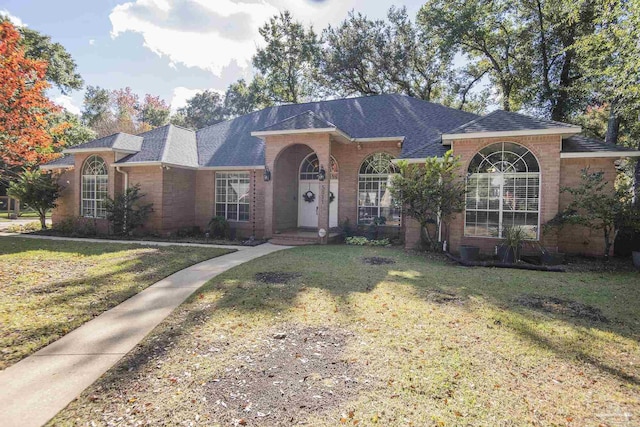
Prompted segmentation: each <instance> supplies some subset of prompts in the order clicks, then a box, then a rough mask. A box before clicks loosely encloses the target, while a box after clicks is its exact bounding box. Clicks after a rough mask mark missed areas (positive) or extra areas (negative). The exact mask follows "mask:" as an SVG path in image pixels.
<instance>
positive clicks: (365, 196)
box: [358, 153, 401, 225]
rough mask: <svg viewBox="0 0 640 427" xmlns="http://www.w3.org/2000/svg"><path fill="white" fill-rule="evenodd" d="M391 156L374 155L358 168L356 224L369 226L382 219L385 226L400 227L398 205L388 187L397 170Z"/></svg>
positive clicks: (383, 154)
mask: <svg viewBox="0 0 640 427" xmlns="http://www.w3.org/2000/svg"><path fill="white" fill-rule="evenodd" d="M392 159H393V157H392V156H390V155H389V154H386V153H374V154H372V155H370V156H369V157H367V158H366V159H365V160H364V162H362V165H361V166H360V173H359V174H358V224H371V223H372V222H373V220H374V219H375V218H378V217H384V221H385V224H386V225H400V215H401V210H400V203H399V202H396V201H395V200H394V199H393V197H392V196H391V192H390V191H389V187H390V186H391V179H392V178H393V175H394V174H397V173H398V172H399V171H398V168H397V167H396V166H395V165H394V164H393V163H391V160H392Z"/></svg>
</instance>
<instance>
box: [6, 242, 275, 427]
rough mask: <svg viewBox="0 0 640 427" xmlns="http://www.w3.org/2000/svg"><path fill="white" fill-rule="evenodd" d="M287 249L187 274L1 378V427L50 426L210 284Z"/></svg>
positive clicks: (253, 251)
mask: <svg viewBox="0 0 640 427" xmlns="http://www.w3.org/2000/svg"><path fill="white" fill-rule="evenodd" d="M101 242H104V241H103V240H101ZM286 248H287V247H286V246H275V245H271V244H269V243H265V244H263V245H260V246H255V247H252V248H245V249H244V250H241V251H238V252H234V253H230V254H227V255H223V256H220V257H218V258H213V259H210V260H208V261H204V262H201V263H199V264H196V265H193V266H191V267H188V268H185V269H184V270H181V271H179V272H177V273H174V274H172V275H171V276H169V277H167V278H165V279H163V280H161V281H159V282H157V283H155V284H154V285H152V286H150V287H148V288H147V289H145V290H143V291H142V292H140V293H139V294H137V295H135V296H133V297H131V298H129V299H128V300H126V301H125V302H123V303H122V304H120V305H118V306H116V307H114V308H112V309H111V310H109V311H106V312H105V313H103V314H101V315H100V316H98V317H96V318H95V319H93V320H91V321H90V322H87V323H85V324H84V325H82V326H81V327H79V328H78V329H76V330H74V331H72V332H70V333H69V334H67V335H65V336H64V337H62V338H61V339H59V340H58V341H56V342H54V343H52V344H50V345H49V346H47V347H45V348H43V349H41V350H40V351H38V352H37V353H35V354H33V355H32V356H29V357H27V358H26V359H23V360H22V361H20V362H18V363H16V364H15V365H13V366H11V367H9V368H7V369H6V370H4V371H2V372H0V425H2V426H4V427H11V426H20V427H29V426H40V425H42V424H44V423H46V422H47V421H48V420H50V419H51V418H52V417H53V416H55V415H56V414H57V413H58V412H59V411H60V410H62V409H63V408H64V407H65V406H67V405H68V404H69V402H71V401H72V400H73V399H75V398H76V397H77V396H78V395H79V394H80V393H81V392H82V391H83V390H84V389H85V388H87V387H88V386H90V385H91V384H92V383H93V382H94V381H95V380H97V379H98V378H99V377H100V376H101V375H102V374H104V373H105V372H106V371H107V370H108V369H109V368H111V367H112V366H113V365H114V364H115V363H116V362H118V360H120V359H121V358H122V357H123V356H124V355H125V354H126V353H127V352H129V351H130V350H131V349H132V348H134V347H135V346H136V345H137V344H138V343H139V342H140V341H141V340H142V339H143V338H144V337H145V336H146V335H147V334H148V333H149V332H151V330H152V329H153V328H155V327H156V326H157V325H158V324H159V323H160V322H162V320H164V319H165V318H166V317H167V316H168V315H169V314H170V313H171V312H172V311H173V310H174V309H175V308H176V307H177V306H178V305H180V304H181V303H182V302H183V301H184V300H185V299H187V297H189V295H191V294H192V293H193V292H195V291H196V290H197V289H198V288H199V287H200V286H202V285H204V284H205V283H206V282H207V281H208V280H209V279H211V278H212V277H215V276H217V275H218V274H220V273H222V272H224V271H226V270H228V269H230V268H232V267H235V266H237V265H240V264H243V263H245V262H247V261H251V260H253V259H255V258H258V257H261V256H263V255H267V254H270V253H272V252H275V251H279V250H282V249H286Z"/></svg>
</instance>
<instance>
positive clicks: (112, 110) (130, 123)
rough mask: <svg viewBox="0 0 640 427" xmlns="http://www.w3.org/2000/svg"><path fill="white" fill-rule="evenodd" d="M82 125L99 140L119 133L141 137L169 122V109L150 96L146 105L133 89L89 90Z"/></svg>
mask: <svg viewBox="0 0 640 427" xmlns="http://www.w3.org/2000/svg"><path fill="white" fill-rule="evenodd" d="M82 121H83V122H84V123H85V124H86V125H87V126H89V127H90V128H91V129H92V130H93V131H95V132H96V135H97V136H98V137H103V136H106V135H111V134H113V133H116V132H126V133H130V134H134V135H135V134H138V133H141V132H145V131H148V130H150V129H153V128H155V127H158V126H162V125H165V124H167V123H168V122H169V105H168V104H167V102H166V101H164V100H163V99H161V98H160V97H158V96H153V95H150V94H146V95H145V96H144V98H143V100H142V101H140V97H139V96H138V95H137V94H136V93H134V92H133V90H132V89H131V88H130V87H126V88H123V89H115V90H112V91H109V90H108V89H104V88H101V87H98V86H88V87H87V90H86V92H85V95H84V105H83V110H82Z"/></svg>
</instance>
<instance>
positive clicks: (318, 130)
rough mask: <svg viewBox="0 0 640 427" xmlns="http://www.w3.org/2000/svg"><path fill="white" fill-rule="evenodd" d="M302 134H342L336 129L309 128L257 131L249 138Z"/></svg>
mask: <svg viewBox="0 0 640 427" xmlns="http://www.w3.org/2000/svg"><path fill="white" fill-rule="evenodd" d="M302 133H342V134H344V132H342V131H340V130H339V129H338V128H335V127H334V128H309V129H286V130H259V131H254V132H251V136H257V137H258V138H262V137H266V136H275V135H296V134H302Z"/></svg>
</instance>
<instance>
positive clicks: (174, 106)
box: [171, 86, 224, 113]
mask: <svg viewBox="0 0 640 427" xmlns="http://www.w3.org/2000/svg"><path fill="white" fill-rule="evenodd" d="M205 90H207V89H189V88H187V87H184V86H178V87H176V88H174V89H173V94H172V95H171V112H172V113H175V112H176V111H178V108H181V107H184V106H186V105H187V100H189V99H191V98H193V97H194V96H195V95H196V94H198V93H201V92H204V91H205ZM209 90H211V91H214V92H218V93H219V94H221V95H224V91H221V90H218V89H213V88H210V89H209Z"/></svg>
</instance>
